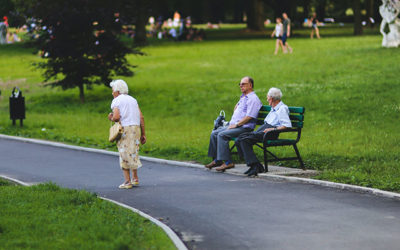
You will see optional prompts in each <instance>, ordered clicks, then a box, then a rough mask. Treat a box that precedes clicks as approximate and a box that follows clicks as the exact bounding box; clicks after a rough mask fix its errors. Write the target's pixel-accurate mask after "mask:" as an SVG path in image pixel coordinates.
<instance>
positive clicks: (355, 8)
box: [353, 0, 363, 36]
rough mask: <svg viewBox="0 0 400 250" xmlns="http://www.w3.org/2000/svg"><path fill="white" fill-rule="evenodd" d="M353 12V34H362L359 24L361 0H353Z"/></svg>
mask: <svg viewBox="0 0 400 250" xmlns="http://www.w3.org/2000/svg"><path fill="white" fill-rule="evenodd" d="M353 13H354V35H355V36H358V35H362V31H363V30H362V24H361V1H360V0H353Z"/></svg>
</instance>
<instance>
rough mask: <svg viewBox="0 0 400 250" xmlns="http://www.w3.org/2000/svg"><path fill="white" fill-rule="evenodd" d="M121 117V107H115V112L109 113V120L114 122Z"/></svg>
mask: <svg viewBox="0 0 400 250" xmlns="http://www.w3.org/2000/svg"><path fill="white" fill-rule="evenodd" d="M120 118H121V115H120V113H119V109H118V108H114V109H113V112H112V113H110V114H108V120H110V121H112V122H119V119H120Z"/></svg>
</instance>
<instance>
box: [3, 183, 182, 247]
mask: <svg viewBox="0 0 400 250" xmlns="http://www.w3.org/2000/svg"><path fill="white" fill-rule="evenodd" d="M0 207H1V209H0V249H175V246H174V245H173V243H172V242H171V241H170V239H169V238H168V236H167V235H166V234H165V233H164V232H163V231H162V229H160V228H159V227H158V226H156V225H155V224H153V223H152V222H151V221H149V220H147V219H144V218H143V217H141V216H139V215H137V214H135V213H133V212H132V211H130V210H128V209H126V208H122V207H119V206H117V205H115V204H112V203H110V202H108V201H104V200H101V199H99V198H97V197H96V195H95V194H92V193H88V192H86V191H76V190H70V189H64V188H60V187H58V186H56V185H54V184H41V185H38V186H32V187H23V186H14V185H10V184H9V183H7V182H6V181H4V180H1V179H0Z"/></svg>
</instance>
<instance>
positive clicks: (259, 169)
mask: <svg viewBox="0 0 400 250" xmlns="http://www.w3.org/2000/svg"><path fill="white" fill-rule="evenodd" d="M257 168H258V173H265V168H264V166H263V164H261V163H258V165H257Z"/></svg>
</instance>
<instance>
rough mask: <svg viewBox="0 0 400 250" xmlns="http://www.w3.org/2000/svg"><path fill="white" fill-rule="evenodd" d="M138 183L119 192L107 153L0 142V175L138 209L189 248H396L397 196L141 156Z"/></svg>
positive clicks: (114, 162) (116, 169)
mask: <svg viewBox="0 0 400 250" xmlns="http://www.w3.org/2000/svg"><path fill="white" fill-rule="evenodd" d="M143 165H144V167H143V168H141V169H140V171H139V174H140V180H141V186H140V187H138V188H135V189H133V190H119V189H117V188H116V187H117V186H118V184H120V182H121V181H122V177H121V173H120V170H119V167H118V158H117V157H116V156H115V155H112V154H110V155H105V154H99V153H94V152H83V151H76V150H71V149H65V148H57V147H51V146H46V145H37V144H31V143H24V142H18V141H14V140H8V139H0V174H1V175H6V176H9V177H12V178H15V179H19V180H22V181H24V182H28V183H36V182H45V181H53V182H55V183H57V184H59V185H61V186H64V187H69V188H78V189H86V190H89V191H93V192H96V193H97V194H98V195H100V196H102V197H106V198H110V199H113V200H116V201H118V202H121V203H124V204H127V205H129V206H133V207H135V208H138V209H139V210H141V211H143V212H145V213H147V214H149V215H151V216H153V217H155V218H158V219H159V220H161V221H163V222H164V223H165V224H167V225H168V226H170V227H171V228H172V229H173V230H174V231H175V232H177V234H178V235H179V236H180V238H181V239H182V240H183V241H184V242H185V244H186V245H187V246H188V248H190V249H398V246H399V245H400V238H399V237H398V235H400V201H398V200H395V199H388V198H383V197H377V196H374V195H371V194H368V193H355V192H351V191H347V190H339V189H332V188H329V187H321V186H316V185H307V184H299V183H291V182H287V181H275V180H268V179H261V178H257V179H254V178H253V179H251V178H245V177H242V176H236V175H227V174H220V173H215V172H210V171H206V170H203V169H197V168H182V167H178V166H173V165H166V164H160V163H152V162H148V161H145V160H143Z"/></svg>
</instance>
